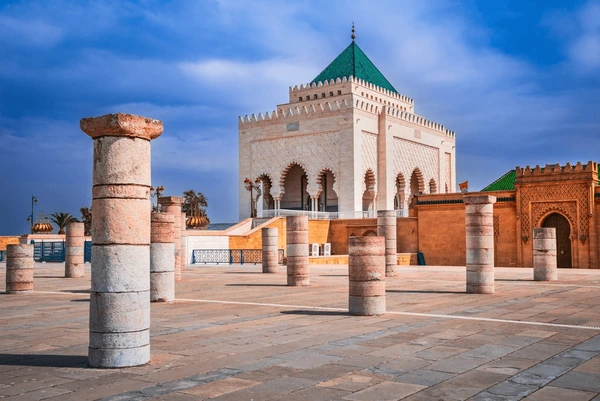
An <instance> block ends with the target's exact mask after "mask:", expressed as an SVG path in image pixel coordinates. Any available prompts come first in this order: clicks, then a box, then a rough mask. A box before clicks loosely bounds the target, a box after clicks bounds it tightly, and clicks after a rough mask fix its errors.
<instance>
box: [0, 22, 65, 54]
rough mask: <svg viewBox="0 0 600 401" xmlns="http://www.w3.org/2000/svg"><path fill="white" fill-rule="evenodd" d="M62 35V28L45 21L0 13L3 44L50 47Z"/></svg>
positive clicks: (0, 34) (59, 39) (0, 33)
mask: <svg viewBox="0 0 600 401" xmlns="http://www.w3.org/2000/svg"><path fill="white" fill-rule="evenodd" d="M63 36H64V32H63V30H62V28H60V27H58V26H55V25H52V24H49V23H47V22H45V21H42V20H38V19H22V18H13V17H9V16H7V15H0V38H2V42H4V46H7V45H12V46H22V45H28V46H32V47H52V46H55V45H56V44H58V43H59V42H60V41H61V40H62V38H63Z"/></svg>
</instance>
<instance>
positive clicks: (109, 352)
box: [88, 344, 150, 369]
mask: <svg viewBox="0 0 600 401" xmlns="http://www.w3.org/2000/svg"><path fill="white" fill-rule="evenodd" d="M88 361H89V364H90V366H91V367H93V368H108V369H114V368H129V367H133V366H140V365H145V364H147V363H148V362H150V344H148V345H144V346H142V347H137V348H124V349H104V348H88Z"/></svg>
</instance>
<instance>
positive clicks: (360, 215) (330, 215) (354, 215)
mask: <svg viewBox="0 0 600 401" xmlns="http://www.w3.org/2000/svg"><path fill="white" fill-rule="evenodd" d="M407 212H408V211H407V210H406V209H399V210H396V217H407V216H408V213H407ZM287 216H308V218H309V219H320V220H338V219H372V218H375V217H377V211H374V210H368V211H363V212H361V211H358V212H316V211H313V210H290V209H263V210H262V216H259V217H262V218H268V219H270V218H272V217H287Z"/></svg>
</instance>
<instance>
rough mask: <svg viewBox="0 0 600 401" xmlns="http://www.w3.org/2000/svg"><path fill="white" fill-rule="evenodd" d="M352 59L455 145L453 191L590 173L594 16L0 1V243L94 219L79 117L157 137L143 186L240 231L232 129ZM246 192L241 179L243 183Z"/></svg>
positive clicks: (487, 5)
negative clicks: (203, 208) (561, 166)
mask: <svg viewBox="0 0 600 401" xmlns="http://www.w3.org/2000/svg"><path fill="white" fill-rule="evenodd" d="M352 21H354V22H355V23H356V29H357V43H358V44H359V45H360V46H361V48H362V49H363V50H364V51H365V52H366V53H367V55H368V56H369V57H370V58H371V60H372V61H373V62H374V63H375V65H377V66H378V67H379V69H380V70H381V71H382V72H383V74H384V75H385V76H386V77H387V78H388V80H389V81H390V82H391V83H392V84H393V85H394V87H395V88H396V89H397V90H398V91H399V92H400V93H402V94H404V95H406V96H409V97H411V98H413V99H415V105H416V113H417V114H420V115H422V116H424V117H426V118H428V119H430V120H433V121H435V122H439V123H442V124H444V125H445V126H446V127H448V128H449V129H452V130H454V131H456V137H457V169H458V174H457V178H458V180H459V181H464V180H469V182H470V187H471V190H478V189H481V188H482V187H483V186H485V185H487V184H488V183H490V182H492V181H493V180H495V179H496V178H498V177H499V176H500V175H502V174H503V173H504V172H506V171H508V170H509V169H512V168H514V167H515V166H516V165H520V166H524V165H527V164H531V165H535V164H546V163H558V162H560V163H565V162H567V161H570V162H576V161H588V160H596V161H599V159H600V157H599V149H600V136H599V135H598V134H600V112H599V110H600V91H599V87H600V1H596V0H593V1H548V0H546V1H533V0H532V1H527V2H524V1H509V0H505V1H502V0H494V1H487V0H481V1H474V0H471V1H469V0H465V1H439V2H438V1H433V0H432V1H416V0H415V1H410V0H405V1H381V0H380V1H377V2H372V1H348V0H347V1H298V0H295V1H252V2H249V1H196V0H190V1H184V0H180V1H174V2H167V1H131V2H128V1H90V2H86V1H61V0H58V1H40V2H36V1H0V171H2V179H1V181H0V182H1V183H2V188H3V192H4V194H3V196H2V197H0V235H14V234H22V233H25V232H27V230H28V225H27V222H26V218H27V216H28V215H29V212H30V211H29V209H30V202H31V195H35V196H37V198H38V199H39V205H38V207H37V212H40V211H41V210H42V209H43V211H44V212H45V213H46V214H49V213H52V212H59V211H65V212H70V213H73V214H74V215H76V216H77V217H79V208H80V207H82V206H88V205H90V204H91V171H92V168H91V158H92V143H91V139H89V138H88V137H87V136H86V135H85V134H84V133H82V132H81V131H80V130H79V120H80V119H81V118H83V117H90V116H98V115H103V114H106V113H112V112H117V111H120V112H126V113H134V114H140V115H143V116H147V117H153V118H158V119H161V120H163V123H164V126H165V132H164V133H163V135H162V136H161V137H160V138H159V139H157V140H156V141H153V145H152V175H153V179H152V181H153V184H154V185H163V186H165V188H166V191H165V194H167V195H180V194H181V192H182V191H184V190H187V189H191V188H193V189H195V190H197V191H202V192H204V194H205V195H206V196H207V198H208V202H209V208H208V213H209V217H210V218H211V221H212V222H215V223H216V222H233V221H236V219H237V214H238V212H237V179H238V177H237V135H238V134H237V121H238V116H239V115H244V114H249V113H258V112H264V111H267V110H273V109H274V108H275V105H276V104H281V103H285V102H286V101H287V99H288V87H289V86H290V85H296V84H301V83H306V82H309V81H311V80H312V79H313V78H314V77H315V76H316V75H317V74H318V73H319V72H320V71H321V70H322V69H323V68H325V67H326V66H327V65H328V63H329V62H330V61H331V60H333V58H335V57H336V56H337V55H338V54H339V53H340V52H341V51H342V50H343V49H344V48H345V47H346V46H347V45H348V44H349V43H350V25H351V23H352ZM242 179H243V178H242Z"/></svg>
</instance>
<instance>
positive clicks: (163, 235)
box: [150, 213, 175, 302]
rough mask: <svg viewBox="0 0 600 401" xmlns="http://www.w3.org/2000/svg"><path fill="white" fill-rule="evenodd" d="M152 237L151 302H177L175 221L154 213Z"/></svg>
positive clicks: (167, 216) (166, 215) (169, 217)
mask: <svg viewBox="0 0 600 401" xmlns="http://www.w3.org/2000/svg"><path fill="white" fill-rule="evenodd" d="M151 222H152V223H151V224H152V232H151V237H150V301H151V302H171V301H173V300H175V244H173V238H174V237H175V232H174V230H173V224H174V222H175V219H174V218H173V216H172V215H170V214H166V213H152V219H151Z"/></svg>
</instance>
